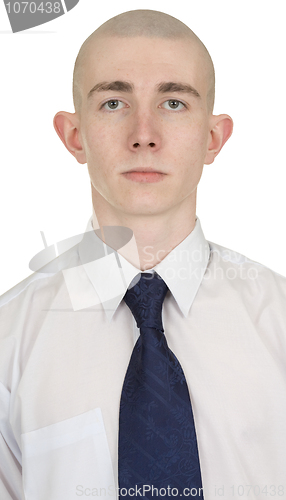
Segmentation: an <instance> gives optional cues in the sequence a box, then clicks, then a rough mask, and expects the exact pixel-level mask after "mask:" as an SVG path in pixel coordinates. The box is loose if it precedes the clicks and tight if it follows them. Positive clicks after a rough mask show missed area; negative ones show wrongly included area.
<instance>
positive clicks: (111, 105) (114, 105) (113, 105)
mask: <svg viewBox="0 0 286 500" xmlns="http://www.w3.org/2000/svg"><path fill="white" fill-rule="evenodd" d="M120 104H121V106H120ZM123 106H124V103H123V102H122V101H119V100H118V99H110V101H107V102H106V103H105V104H103V106H102V107H103V108H105V109H107V110H108V111H112V110H113V109H121V108H122V107H123Z"/></svg>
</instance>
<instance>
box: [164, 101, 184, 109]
mask: <svg viewBox="0 0 286 500" xmlns="http://www.w3.org/2000/svg"><path fill="white" fill-rule="evenodd" d="M162 106H163V108H165V109H175V110H181V109H183V108H185V105H184V104H183V103H182V102H181V101H177V99H169V100H168V101H165V102H163V104H162ZM167 106H168V107H167Z"/></svg>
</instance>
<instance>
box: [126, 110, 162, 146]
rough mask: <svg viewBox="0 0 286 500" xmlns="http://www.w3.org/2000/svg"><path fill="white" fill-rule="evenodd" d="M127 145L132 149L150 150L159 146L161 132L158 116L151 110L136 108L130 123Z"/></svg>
mask: <svg viewBox="0 0 286 500" xmlns="http://www.w3.org/2000/svg"><path fill="white" fill-rule="evenodd" d="M130 130H131V132H130V134H129V137H128V146H129V149H131V150H132V151H136V150H140V151H142V152H143V150H145V151H146V150H152V151H154V152H155V151H157V150H158V149H160V147H161V133H160V130H159V123H158V118H157V117H156V115H155V113H154V112H152V111H151V110H149V111H148V110H146V109H145V110H144V109H137V110H136V111H134V113H133V116H132V120H131V123H130Z"/></svg>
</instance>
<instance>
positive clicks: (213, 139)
mask: <svg viewBox="0 0 286 500" xmlns="http://www.w3.org/2000/svg"><path fill="white" fill-rule="evenodd" d="M210 128H211V129H210V137H209V144H208V150H207V154H206V157H205V162H204V163H205V165H210V164H211V163H212V162H213V161H214V159H215V157H216V156H217V155H218V154H219V152H220V150H221V149H222V147H223V145H224V144H225V143H226V141H227V140H228V139H229V138H230V136H231V134H232V130H233V121H232V119H231V118H230V116H228V115H218V116H215V115H212V116H211V119H210Z"/></svg>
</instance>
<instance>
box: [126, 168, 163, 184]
mask: <svg viewBox="0 0 286 500" xmlns="http://www.w3.org/2000/svg"><path fill="white" fill-rule="evenodd" d="M122 175H123V176H124V177H125V178H126V179H128V180H130V181H133V182H149V183H150V182H160V181H162V180H163V179H164V177H165V175H166V174H162V173H161V172H158V171H156V170H151V169H150V170H144V171H143V170H131V171H130V172H124V173H123V174H122Z"/></svg>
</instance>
